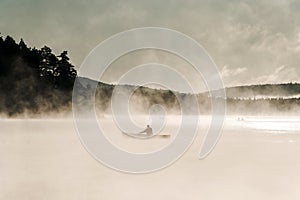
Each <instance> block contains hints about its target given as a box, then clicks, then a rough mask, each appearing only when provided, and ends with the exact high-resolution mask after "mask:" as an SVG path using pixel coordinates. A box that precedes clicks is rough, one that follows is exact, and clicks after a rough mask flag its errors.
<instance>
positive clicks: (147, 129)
mask: <svg viewBox="0 0 300 200" xmlns="http://www.w3.org/2000/svg"><path fill="white" fill-rule="evenodd" d="M140 133H146V135H147V136H151V135H153V131H152V128H151V127H150V125H147V127H146V129H145V130H143V131H141V132H140Z"/></svg>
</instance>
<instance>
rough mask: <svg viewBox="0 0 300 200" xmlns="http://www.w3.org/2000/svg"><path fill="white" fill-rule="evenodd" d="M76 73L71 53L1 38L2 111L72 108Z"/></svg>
mask: <svg viewBox="0 0 300 200" xmlns="http://www.w3.org/2000/svg"><path fill="white" fill-rule="evenodd" d="M75 78H76V70H75V69H74V66H73V65H72V64H71V63H70V62H69V58H68V55H67V51H63V52H62V53H61V54H60V55H57V56H56V55H54V54H53V53H52V51H51V49H50V48H49V47H47V46H45V47H43V48H41V49H36V48H30V47H27V45H26V44H25V42H24V41H23V40H22V39H21V41H20V42H19V43H16V41H15V40H14V39H13V38H12V37H10V36H7V37H5V38H3V37H0V112H2V113H6V114H8V115H9V116H13V115H17V114H22V113H26V112H28V113H39V112H54V111H56V110H61V109H62V108H68V109H69V104H70V102H71V91H72V88H73V83H74V80H75Z"/></svg>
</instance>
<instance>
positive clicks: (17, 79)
mask: <svg viewBox="0 0 300 200" xmlns="http://www.w3.org/2000/svg"><path fill="white" fill-rule="evenodd" d="M76 76H77V71H76V69H75V67H74V65H72V64H71V62H70V59H69V57H68V52H67V51H62V52H61V53H60V54H59V55H55V54H54V53H53V52H52V50H51V48H50V47H47V46H44V47H42V48H41V49H37V48H35V47H34V48H31V47H28V46H27V45H26V43H25V42H24V40H23V39H21V40H20V41H19V42H16V41H15V40H14V39H13V38H12V37H10V36H6V37H3V36H1V35H0V113H2V115H5V116H8V117H15V116H29V117H31V116H36V115H47V114H48V113H56V112H67V113H68V112H71V108H72V106H71V105H72V90H73V84H74V81H75V79H76ZM83 87H84V86H83ZM114 87H115V86H114V85H111V84H107V83H102V82H99V83H98V87H97V92H96V97H95V98H96V104H97V108H98V109H99V111H100V112H109V107H110V100H111V95H112V92H113V89H114ZM122 87H123V88H124V89H126V88H127V89H128V88H129V87H134V86H129V85H124V86H122ZM226 93H227V98H226V102H227V113H228V114H249V115H250V114H251V115H253V114H257V115H259V114H263V115H269V114H278V113H280V114H299V110H300V109H299V108H300V98H299V97H297V95H300V84H298V83H283V84H262V85H250V86H237V87H231V88H226ZM193 97H196V98H197V100H198V104H199V108H200V111H201V113H202V114H209V113H210V110H211V103H210V102H211V99H210V98H211V97H210V95H209V93H207V92H205V93H201V94H184V93H179V92H174V91H170V90H158V89H151V88H146V87H138V89H137V90H136V91H135V92H134V95H133V98H135V99H137V98H138V99H139V101H138V103H137V104H136V106H137V107H139V108H140V110H139V111H140V112H146V113H147V110H148V109H149V108H150V107H151V106H152V105H155V104H160V105H162V106H164V107H165V108H166V109H167V111H170V112H171V113H179V111H180V105H179V101H178V98H180V99H181V100H183V102H185V103H187V104H188V103H189V101H190V100H191V98H193ZM190 110H191V112H192V111H193V110H194V109H193V108H191V109H190Z"/></svg>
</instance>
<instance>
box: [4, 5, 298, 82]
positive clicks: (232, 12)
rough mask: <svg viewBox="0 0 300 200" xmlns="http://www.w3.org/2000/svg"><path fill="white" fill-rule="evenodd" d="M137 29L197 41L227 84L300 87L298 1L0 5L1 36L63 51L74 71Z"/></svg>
mask: <svg viewBox="0 0 300 200" xmlns="http://www.w3.org/2000/svg"><path fill="white" fill-rule="evenodd" d="M144 26H160V27H167V28H171V29H175V30H178V31H180V32H183V33H185V34H187V35H189V36H191V37H193V38H194V39H196V40H197V41H198V42H199V43H200V44H202V45H203V46H204V47H205V49H206V50H207V51H208V52H209V53H210V55H211V57H212V58H213V59H214V61H215V62H216V64H217V66H218V68H219V69H220V71H221V73H222V76H223V78H224V82H225V84H226V85H241V84H250V83H268V82H269V83H274V82H290V81H300V80H299V79H300V78H299V77H300V76H299V75H300V1H299V0H294V1H293V0H272V1H269V0H257V1H256V0H249V1H237V0H206V1H199V0H190V1H184V0H182V1H179V0H177V1H170V0H163V1H162V0H151V1H149V0H136V1H122V0H90V1H89V0H86V1H84V0H52V1H49V0H1V2H0V32H1V33H2V35H7V34H8V35H12V36H13V37H15V38H16V39H19V38H21V37H22V38H24V40H25V41H26V42H27V44H28V45H29V46H36V47H37V48H40V47H42V46H43V45H44V44H46V45H48V46H50V47H51V48H52V49H53V50H54V52H55V53H56V54H58V53H59V52H61V51H62V50H64V49H66V50H68V51H69V54H70V57H71V61H72V62H73V63H74V64H75V65H76V67H79V66H80V64H81V62H82V61H83V59H84V57H85V56H86V55H87V54H88V53H89V51H90V50H92V49H93V48H94V47H95V46H96V45H97V44H98V43H99V42H101V41H103V40H104V39H106V38H108V37H109V36H111V35H113V34H116V33H118V32H121V31H124V30H127V29H130V28H136V27H144ZM152 55H153V53H152ZM148 57H149V56H148ZM150 57H151V54H150ZM154 57H157V56H154ZM150 60H151V59H150Z"/></svg>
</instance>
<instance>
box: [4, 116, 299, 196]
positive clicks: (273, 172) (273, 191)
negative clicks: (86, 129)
mask: <svg viewBox="0 0 300 200" xmlns="http://www.w3.org/2000/svg"><path fill="white" fill-rule="evenodd" d="M140 120H141V122H143V123H147V119H146V118H144V119H143V118H141V119H140ZM169 120H170V121H169V122H168V123H167V126H166V127H165V130H164V131H166V132H170V133H172V132H173V131H174V130H176V128H177V127H178V124H179V122H178V119H176V117H174V116H172V117H171V118H170V119H169ZM199 121H200V126H199V135H198V137H197V139H196V141H195V142H194V144H193V145H192V146H191V148H190V149H189V151H188V152H186V154H185V155H184V156H183V157H182V158H181V159H179V160H178V161H177V162H176V163H175V164H173V165H172V166H170V167H168V168H165V169H163V170H161V171H158V172H156V173H150V174H146V175H130V174H125V173H120V172H116V171H114V170H111V169H109V168H107V167H105V166H103V165H102V164H100V163H99V162H97V161H96V160H94V159H93V158H92V156H90V154H89V153H88V152H87V151H86V150H85V149H84V147H83V146H82V145H81V142H80V140H79V139H78V136H77V134H76V131H75V126H74V123H73V121H72V120H71V119H59V120H4V119H3V120H0V127H1V131H0V141H1V142H0V158H1V159H0V199H1V200H2V199H24V200H27V199H28V200H29V199H30V200H32V199H78V200H79V199H116V200H117V199H133V200H135V199H146V200H147V199H149V200H150V199H170V200H171V199H172V200H174V199H175V200H176V199H188V200H192V199H209V200H211V199H218V200H219V199H278V200H279V199H280V200H281V199H299V198H300V190H299V187H300V172H299V169H300V157H299V156H298V155H299V153H300V134H298V131H299V130H300V129H299V121H300V120H298V119H297V118H296V117H293V118H292V117H289V118H276V117H260V118H258V117H240V116H238V117H236V116H234V117H227V119H226V122H225V125H224V131H223V135H222V137H221V139H220V141H219V143H218V144H217V146H216V148H215V149H214V151H213V152H212V154H210V155H209V156H208V157H207V158H206V159H204V160H199V159H198V154H199V151H200V147H201V144H202V142H203V139H204V135H205V130H206V129H207V127H208V125H207V124H208V123H209V118H207V117H202V118H200V120H199ZM102 123H103V126H104V127H105V128H106V129H107V130H110V131H109V134H107V137H108V138H109V139H110V140H111V141H112V142H113V143H114V144H117V145H118V146H121V147H122V148H124V149H127V150H129V151H145V152H147V151H152V150H155V149H157V148H161V147H163V146H164V145H167V144H168V143H169V142H171V141H172V139H173V137H175V135H172V136H171V137H170V138H167V139H166V138H163V139H162V138H153V139H151V140H135V139H132V138H129V137H126V136H124V135H123V134H121V133H120V131H118V129H117V128H116V127H115V126H114V124H113V123H112V122H111V118H110V117H109V116H106V118H105V119H103V120H102ZM110 133H111V134H110Z"/></svg>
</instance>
